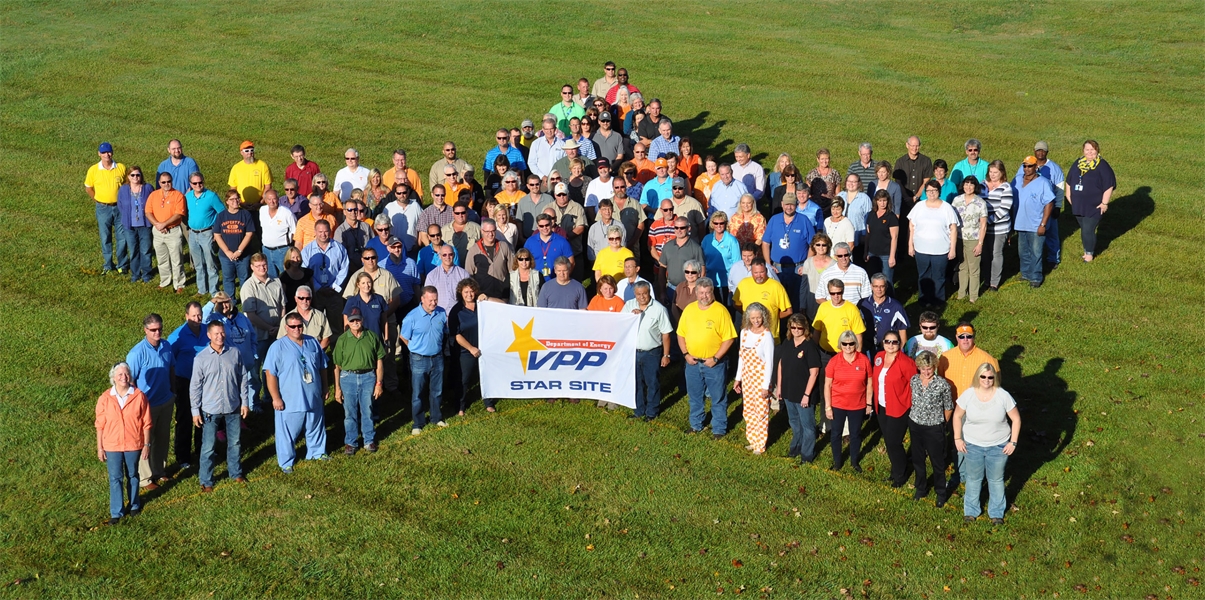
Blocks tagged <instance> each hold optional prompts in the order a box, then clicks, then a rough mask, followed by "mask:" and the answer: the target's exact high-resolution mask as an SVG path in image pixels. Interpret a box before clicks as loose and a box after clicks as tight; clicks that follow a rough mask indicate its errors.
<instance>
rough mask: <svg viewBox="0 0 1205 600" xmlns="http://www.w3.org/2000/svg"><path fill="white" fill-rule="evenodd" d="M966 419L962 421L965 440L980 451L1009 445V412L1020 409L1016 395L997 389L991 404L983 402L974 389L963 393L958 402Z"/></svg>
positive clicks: (1010, 431) (1010, 428) (990, 401)
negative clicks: (980, 449)
mask: <svg viewBox="0 0 1205 600" xmlns="http://www.w3.org/2000/svg"><path fill="white" fill-rule="evenodd" d="M956 403H957V404H958V406H959V407H960V408H962V410H965V411H966V418H965V419H963V421H962V440H963V441H964V442H966V443H968V444H973V445H975V446H979V447H985V446H987V447H990V446H999V445H1001V444H1004V443H1006V442H1008V441H1009V436H1011V435H1012V427H1011V426H1009V424H1008V419H1007V415H1008V411H1010V410H1012V409H1014V408H1016V407H1017V401H1016V400H1014V399H1013V396H1012V394H1009V393H1008V392H1006V391H1004V390H1002V389H1000V388H996V393H995V394H993V395H992V399H991V400H988V401H987V402H981V401H980V400H979V395H978V394H976V393H975V390H974V389H969V390H967V391H965V392H963V393H962V395H961V396H959V397H958V400H957V401H956Z"/></svg>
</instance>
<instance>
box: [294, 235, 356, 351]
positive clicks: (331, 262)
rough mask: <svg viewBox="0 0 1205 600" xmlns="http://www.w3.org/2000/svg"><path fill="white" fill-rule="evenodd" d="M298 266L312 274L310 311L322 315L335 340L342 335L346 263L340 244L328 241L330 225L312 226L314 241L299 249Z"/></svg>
mask: <svg viewBox="0 0 1205 600" xmlns="http://www.w3.org/2000/svg"><path fill="white" fill-rule="evenodd" d="M301 264H302V265H305V267H306V268H309V269H312V270H313V271H314V283H313V288H314V308H316V309H318V310H320V311H322V312H323V313H324V314H325V315H326V321H327V322H328V323H330V325H331V329H332V330H333V331H334V334H335V337H338V336H339V334H340V333H342V332H343V282H344V281H346V280H347V268H348V265H349V261H348V258H347V250H346V249H344V248H343V244H340V243H339V242H336V241H335V240H332V239H331V225H330V223H327V222H326V221H325V220H323V219H319V220H317V221H315V222H314V241H312V242H310V243H308V244H306V245H305V248H302V249H301Z"/></svg>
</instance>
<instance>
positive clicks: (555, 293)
mask: <svg viewBox="0 0 1205 600" xmlns="http://www.w3.org/2000/svg"><path fill="white" fill-rule="evenodd" d="M589 304H590V302H589V301H588V300H587V298H586V288H584V287H582V284H580V283H578V282H576V281H574V280H572V279H570V280H569V283H566V284H564V285H562V284H561V283H560V282H558V281H557V280H555V279H553V280H550V281H548V282H546V283H545V284H544V285H542V286H540V297H539V298H538V299H536V306H538V307H540V308H567V309H569V310H583V309H585V308H586V307H587V306H589Z"/></svg>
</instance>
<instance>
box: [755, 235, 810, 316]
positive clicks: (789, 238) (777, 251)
mask: <svg viewBox="0 0 1205 600" xmlns="http://www.w3.org/2000/svg"><path fill="white" fill-rule="evenodd" d="M814 235H816V230H815V229H813V228H812V223H811V222H810V221H809V220H807V219H806V218H804V217H803V216H801V215H799V214H798V213H796V214H795V216H794V217H792V219H791V222H790V223H787V220H786V215H785V214H783V213H779V214H776V215H774V216H773V217H770V221H769V222H768V223H766V231H765V233H763V234H762V238H761V239H760V240H758V241H760V242H763V243H766V244H769V245H770V260H772V261H774V262H776V263H782V264H791V265H796V264H799V263H801V262H803V259H805V258H807V257H808V245H809V244H811V243H812V236H814ZM771 331H774V330H771Z"/></svg>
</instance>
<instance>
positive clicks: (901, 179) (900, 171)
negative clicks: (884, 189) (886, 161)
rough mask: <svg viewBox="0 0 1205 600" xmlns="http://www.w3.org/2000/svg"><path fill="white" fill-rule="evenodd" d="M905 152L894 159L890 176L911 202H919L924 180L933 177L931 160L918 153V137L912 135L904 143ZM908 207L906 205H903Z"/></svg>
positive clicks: (905, 207)
mask: <svg viewBox="0 0 1205 600" xmlns="http://www.w3.org/2000/svg"><path fill="white" fill-rule="evenodd" d="M904 147H905V148H906V149H907V151H908V152H907V153H906V154H904V155H903V156H901V157H899V158H898V159H896V161H895V169H894V170H893V171H892V174H891V177H892V178H893V179H895V181H896V183H898V184H900V187H902V188H904V193H905V195H906V197H907V198H909V199H910V200H911V201H912V202H919V201H920V198H921V193H923V192H924V189H925V182H926V181H929V179H931V178H932V177H933V160H932V159H930V158H929V157H928V156H925V155H924V154H921V153H920V138H919V137H917V136H915V135H914V136H912V137H910V138H908V141H907V142H906V143H905V144H904ZM903 208H904V209H907V208H908V205H905V206H904V207H903Z"/></svg>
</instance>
